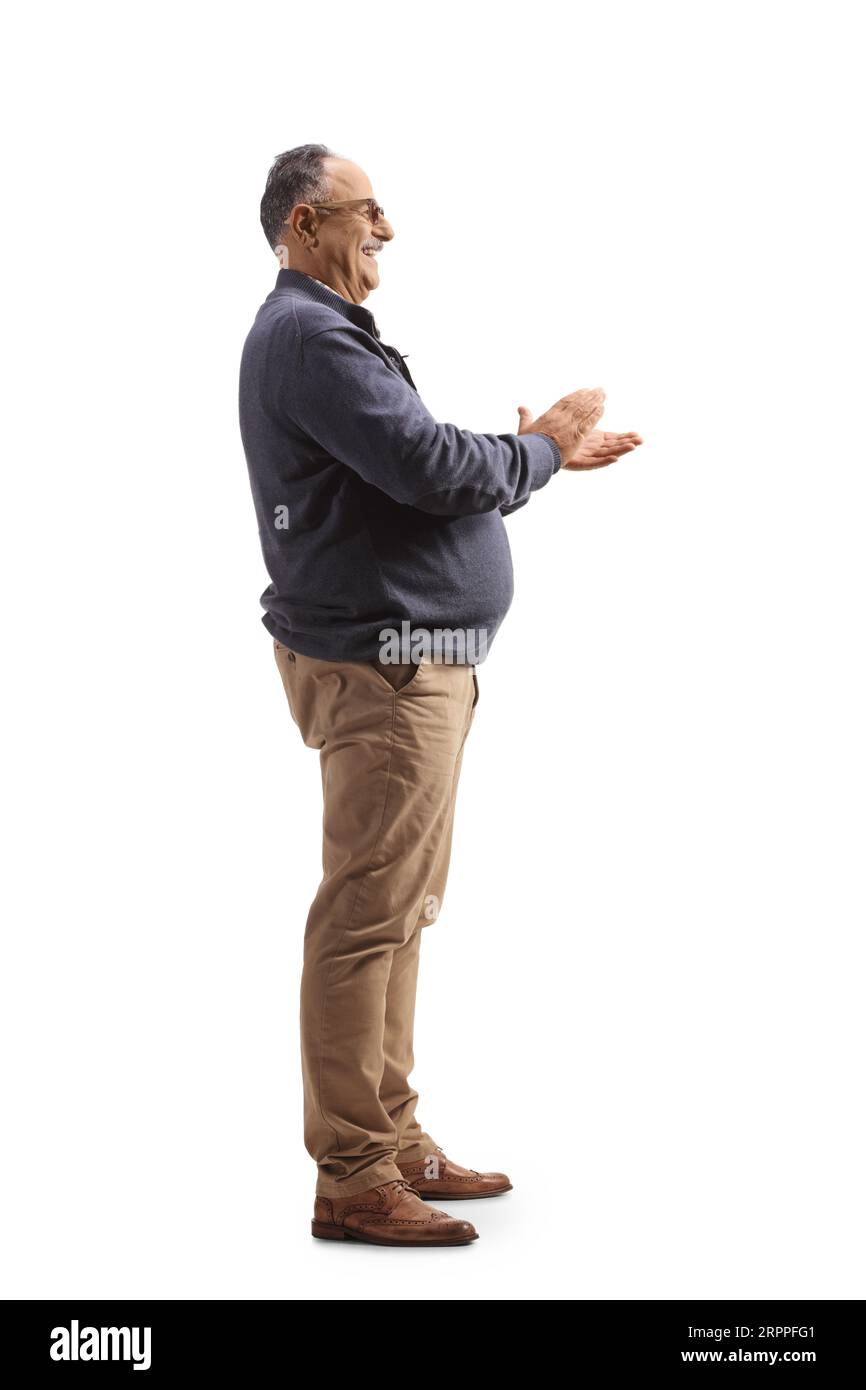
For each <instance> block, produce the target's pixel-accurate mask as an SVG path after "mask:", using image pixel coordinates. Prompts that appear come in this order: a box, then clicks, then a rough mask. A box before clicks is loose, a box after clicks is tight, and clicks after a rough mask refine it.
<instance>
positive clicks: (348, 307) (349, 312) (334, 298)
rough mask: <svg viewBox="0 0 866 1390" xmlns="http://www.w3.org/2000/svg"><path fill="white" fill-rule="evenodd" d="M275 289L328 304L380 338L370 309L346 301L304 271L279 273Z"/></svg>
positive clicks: (281, 271) (282, 271)
mask: <svg viewBox="0 0 866 1390" xmlns="http://www.w3.org/2000/svg"><path fill="white" fill-rule="evenodd" d="M274 289H277V290H291V291H292V292H293V293H294V294H302V295H305V296H306V298H307V299H316V300H318V302H319V303H320V304H327V305H328V308H330V309H336V311H337V313H338V314H342V315H343V317H344V318H347V319H351V321H352V323H356V324H357V325H358V327H359V328H364V329H366V331H367V332H368V333H372V335H373V337H374V338H378V337H379V330H378V328H377V327H376V320H375V319H374V318H373V315H372V314H371V313H370V310H369V309H365V308H364V306H363V304H353V303H352V302H351V300H348V299H344V298H343V296H342V295H341V294H337V291H336V290H332V289H331V287H330V286H329V285H324V284H323V283H322V281H321V280H315V279H314V278H313V276H312V275H305V274H304V272H303V271H302V270H280V271H278V272H277V283H276V285H275V286H274Z"/></svg>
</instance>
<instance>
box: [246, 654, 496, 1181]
mask: <svg viewBox="0 0 866 1390" xmlns="http://www.w3.org/2000/svg"><path fill="white" fill-rule="evenodd" d="M274 652H275V655H276V659H277V665H278V667H279V671H280V675H281V677H282V681H283V686H284V688H285V692H286V696H287V699H288V702H289V709H290V710H291V714H292V718H293V719H294V721H295V723H296V724H297V726H298V728H299V730H300V732H301V736H302V737H303V740H304V743H306V744H307V745H308V746H309V747H311V748H317V749H319V750H320V762H321V770H322V791H323V797H324V817H323V849H322V870H323V877H322V881H321V883H320V884H319V888H318V891H317V893H316V896H315V899H314V900H313V904H312V906H311V908H310V912H309V916H308V918H307V926H306V932H305V936H304V969H303V975H302V979H301V1063H302V1069H303V1081H304V1142H305V1144H306V1147H307V1149H308V1151H309V1153H310V1154H311V1155H312V1157H313V1158H314V1159H315V1160H316V1162H317V1164H318V1181H317V1185H316V1191H317V1193H318V1194H319V1195H320V1196H323V1197H345V1196H351V1195H352V1194H354V1193H356V1192H362V1191H364V1189H366V1188H368V1187H373V1186H375V1184H376V1183H381V1182H388V1181H390V1180H392V1179H394V1178H399V1177H400V1176H401V1175H400V1171H399V1169H398V1168H397V1167H396V1164H395V1159H396V1158H397V1156H398V1154H399V1157H400V1159H401V1160H403V1159H405V1160H407V1161H408V1160H410V1159H418V1158H421V1157H423V1156H424V1155H426V1154H427V1153H430V1152H432V1150H433V1149H434V1148H435V1147H436V1144H435V1140H433V1139H432V1138H431V1137H430V1135H429V1134H426V1133H425V1132H424V1130H423V1129H422V1128H421V1126H420V1125H419V1124H418V1122H417V1120H416V1119H415V1106H416V1103H417V1100H418V1095H417V1092H416V1091H414V1090H413V1089H412V1087H411V1086H410V1085H409V1081H408V1077H409V1074H410V1072H411V1070H412V1067H413V1065H414V1057H413V1027H414V1017H415V987H416V981H417V976H418V956H419V950H420V945H421V932H422V930H423V928H424V927H425V926H427V925H429V924H430V923H431V922H432V921H435V919H436V916H437V915H438V912H439V908H440V907H441V904H442V900H443V897H444V893H445V882H446V879H447V876H448V863H449V859H450V855H451V833H452V827H453V822H454V802H455V797H456V793H457V783H458V779H459V776H460V766H461V762H462V758H463V746H464V743H465V741H466V736H467V734H468V732H469V729H470V727H471V724H472V721H473V718H474V714H475V705H476V703H477V700H478V681H477V677H476V675H475V670H474V667H472V666H451V665H446V664H443V663H437V662H425V663H423V664H421V665H419V666H417V667H415V666H411V667H401V666H390V667H385V666H381V665H380V664H379V663H378V662H358V661H347V662H339V661H320V660H318V659H316V658H314V657H308V656H303V655H301V653H299V652H293V651H290V650H289V649H288V648H287V647H284V646H282V645H281V643H279V642H275V643H274Z"/></svg>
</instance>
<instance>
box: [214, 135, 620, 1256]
mask: <svg viewBox="0 0 866 1390" xmlns="http://www.w3.org/2000/svg"><path fill="white" fill-rule="evenodd" d="M261 220H262V226H263V228H264V231H265V235H266V237H267V239H268V244H269V245H270V246H271V248H272V250H273V251H274V252H275V253H276V254H277V256H278V258H279V259H280V263H281V265H282V267H283V268H282V269H281V270H280V271H279V273H278V275H277V283H276V287H275V288H274V290H273V291H272V292H271V293H270V294H269V295H268V297H267V299H266V300H265V302H264V304H263V305H262V306H261V308H260V310H259V312H258V315H257V317H256V320H255V323H254V324H253V327H252V328H251V330H250V333H249V335H248V337H247V340H246V344H245V346H244V351H243V359H242V364H241V378H240V420H241V433H242V437H243V443H244V449H245V453H246V457H247V462H248V466H249V473H250V481H251V485H252V491H253V498H254V502H255V507H256V515H257V519H258V526H259V534H260V537H261V542H262V548H263V552H264V558H265V563H266V566H267V569H268V573H269V574H270V577H271V581H272V582H271V584H270V585H269V586H268V588H267V589H266V590H265V592H264V594H263V595H262V604H263V607H264V608H265V614H264V617H263V622H264V625H265V627H266V628H267V630H268V632H269V633H270V634H271V636H272V637H273V639H274V651H275V655H276V662H277V666H278V668H279V671H280V675H281V677H282V681H283V686H284V688H285V692H286V696H287V698H288V703H289V708H290V711H291V714H292V717H293V719H294V721H295V723H296V724H297V725H298V727H299V729H300V732H301V735H302V737H303V740H304V742H305V743H306V744H308V745H309V746H310V747H313V748H317V749H319V750H320V759H321V769H322V786H323V793H324V823H323V825H324V843H323V855H322V859H323V877H322V881H321V883H320V885H319V888H318V891H317V893H316V897H315V900H314V902H313V904H312V907H311V908H310V913H309V917H308V919H307V926H306V933H305V940H304V969H303V977H302V982H301V1045H302V1065H303V1080H304V1139H305V1143H306V1146H307V1149H308V1151H309V1153H310V1154H311V1155H312V1157H313V1158H314V1159H315V1160H316V1162H317V1164H318V1180H317V1185H316V1198H315V1208H314V1219H313V1234H314V1235H315V1236H320V1237H323V1238H326V1239H330V1240H343V1239H346V1238H347V1237H348V1238H352V1239H357V1240H365V1241H369V1242H372V1243H375V1244H380V1245H395V1246H415V1245H430V1246H445V1245H463V1244H467V1243H468V1242H469V1241H472V1240H475V1239H477V1232H476V1231H475V1229H474V1227H473V1226H472V1225H471V1224H470V1223H469V1222H468V1221H462V1220H459V1219H457V1218H455V1217H452V1216H450V1215H447V1214H446V1213H445V1212H442V1211H438V1210H436V1209H433V1208H430V1207H429V1206H426V1205H425V1202H424V1200H422V1199H429V1198H438V1199H440V1200H443V1201H448V1200H455V1199H460V1198H468V1197H492V1196H496V1195H498V1194H499V1193H502V1192H506V1191H508V1190H509V1189H510V1187H511V1184H510V1182H509V1180H508V1178H507V1177H506V1176H505V1175H504V1174H503V1173H479V1172H477V1171H475V1170H474V1169H469V1168H464V1167H462V1166H461V1165H459V1164H457V1163H455V1162H453V1161H452V1160H451V1158H450V1157H447V1156H446V1155H445V1154H444V1153H443V1152H442V1150H441V1148H440V1147H439V1146H438V1145H437V1144H436V1142H435V1140H434V1139H433V1138H431V1136H430V1135H429V1134H427V1133H426V1131H425V1130H424V1129H422V1127H421V1125H420V1124H419V1122H418V1120H417V1119H416V1118H415V1106H416V1102H417V1100H418V1096H417V1093H416V1092H415V1091H414V1090H413V1089H412V1087H411V1086H410V1085H409V1074H410V1072H411V1070H412V1066H413V1060H414V1059H413V1052H412V1034H413V1019H414V1010H415V986H416V979H417V973H418V955H419V949H420V944H421V934H422V931H423V929H424V927H425V926H426V925H428V924H429V923H430V922H431V921H433V920H434V919H435V917H436V915H437V913H438V910H439V908H440V906H441V903H442V899H443V896H444V892H445V882H446V877H447V873H448V861H449V857H450V851H451V832H452V825H453V819H454V800H455V795H456V791H457V783H458V779H459V776H460V766H461V761H462V756H463V747H464V743H465V740H466V736H467V734H468V732H469V728H470V726H471V724H472V721H473V718H474V711H475V704H476V702H477V699H478V682H477V677H476V674H475V663H476V662H477V661H478V660H480V659H481V657H482V656H483V654H484V652H485V651H486V650H487V648H488V646H489V643H490V641H492V639H493V636H494V635H495V633H496V629H497V628H498V626H499V623H500V622H501V621H502V618H503V617H504V615H505V612H506V610H507V609H508V606H509V604H510V601H511V595H512V575H511V561H510V555H509V547H508V541H507V539H506V535H505V527H504V525H503V521H502V518H503V516H507V515H508V514H509V513H510V512H513V511H515V510H516V508H518V507H521V506H523V505H524V504H525V503H526V502H527V501H528V500H529V497H530V494H531V493H532V492H533V491H536V490H537V489H538V488H541V487H544V485H545V484H546V483H547V482H549V481H550V479H551V477H552V476H553V474H554V473H556V472H557V471H558V470H559V469H560V468H562V469H563V470H573V469H583V468H598V467H601V466H603V465H604V464H608V463H611V462H612V461H613V460H614V459H615V458H618V457H620V456H621V455H622V454H624V453H627V452H628V451H630V450H631V449H634V448H635V447H636V446H637V445H638V444H640V443H641V440H640V438H639V436H638V435H636V434H611V433H606V432H602V431H599V430H596V429H595V425H596V424H597V423H598V420H599V419H600V417H601V414H602V410H603V400H604V392H603V391H601V390H600V389H597V390H592V391H575V392H574V393H573V394H572V395H570V396H566V397H565V398H564V399H563V400H560V401H558V402H557V403H556V405H554V406H552V407H551V409H550V410H548V411H547V412H546V413H545V414H544V415H542V416H541V417H540V418H539V419H538V420H535V421H533V419H532V417H531V415H530V414H529V412H528V411H527V410H525V409H524V408H523V407H520V408H519V413H520V428H519V430H518V432H517V434H503V435H493V434H474V433H472V432H470V431H469V430H463V429H459V428H457V426H455V425H451V424H440V423H438V422H437V421H436V420H434V419H433V417H432V416H431V415H430V413H429V411H428V410H427V409H426V408H425V406H424V405H423V403H422V401H421V399H420V397H419V395H418V392H417V390H416V388H415V385H414V382H413V381H412V378H411V377H410V375H409V371H408V369H407V367H406V364H405V361H404V360H403V357H402V356H401V354H400V353H399V352H398V351H397V350H396V349H395V348H393V347H388V346H387V345H386V344H385V343H383V341H382V339H381V337H380V335H379V330H378V328H377V326H376V323H375V320H374V318H373V315H372V314H371V313H370V312H369V310H367V309H365V308H363V307H362V305H363V301H364V300H365V299H366V298H367V296H368V295H369V294H370V291H371V290H374V289H375V288H376V286H377V285H378V283H379V266H378V263H377V256H378V254H379V252H380V251H381V250H382V248H383V247H384V246H385V245H386V244H387V243H388V242H389V241H390V240H391V238H392V236H393V235H394V233H393V230H392V228H391V225H390V223H389V222H388V221H387V220H386V218H385V214H384V212H383V210H382V208H381V206H380V205H379V204H378V202H377V201H376V199H375V197H374V196H373V189H372V186H371V184H370V181H369V179H368V178H367V176H366V174H365V173H364V172H363V170H361V169H359V168H358V166H357V165H355V164H353V163H351V162H350V161H348V160H346V159H342V158H339V157H338V156H336V155H335V154H333V153H332V152H331V151H330V150H328V149H326V148H325V147H324V146H323V145H302V146H300V147H298V148H297V149H293V150H290V151H289V152H288V153H286V154H282V155H280V156H279V157H278V158H277V159H276V160H275V162H274V164H273V165H272V167H271V170H270V172H269V174H268V179H267V185H266V188H265V193H264V197H263V198H262V205H261ZM398 635H399V640H398ZM455 653H456V660H455ZM395 655H396V656H398V657H399V658H401V659H399V660H394V656H395Z"/></svg>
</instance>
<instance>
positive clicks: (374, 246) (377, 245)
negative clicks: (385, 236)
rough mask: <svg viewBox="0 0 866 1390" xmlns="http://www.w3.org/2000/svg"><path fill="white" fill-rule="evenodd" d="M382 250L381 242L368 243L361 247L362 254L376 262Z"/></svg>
mask: <svg viewBox="0 0 866 1390" xmlns="http://www.w3.org/2000/svg"><path fill="white" fill-rule="evenodd" d="M381 250H382V243H381V241H375V242H366V243H365V245H364V246H362V247H361V254H362V255H364V256H369V257H370V259H371V260H375V259H376V256H377V255H378V253H379V252H380V251H381Z"/></svg>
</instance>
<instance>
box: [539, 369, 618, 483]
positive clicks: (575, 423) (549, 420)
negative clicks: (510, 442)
mask: <svg viewBox="0 0 866 1390" xmlns="http://www.w3.org/2000/svg"><path fill="white" fill-rule="evenodd" d="M603 412H604V391H603V390H602V388H601V387H600V386H598V387H596V388H595V389H594V390H592V391H573V392H572V393H571V395H570V396H563V398H562V400H559V401H557V402H556V405H553V406H551V408H550V410H546V411H545V413H544V414H543V415H539V417H538V419H537V420H535V419H533V417H532V414H531V412H530V411H529V410H527V408H526V406H525V405H519V406H518V407H517V414H518V415H519V417H520V426H519V428H518V431H517V433H518V434H547V435H550V437H551V439H553V440H555V441H556V446H557V448H558V449H559V452H560V454H561V456H562V467H563V468H566V469H570V470H572V471H575V472H576V471H584V470H587V469H590V468H604V467H606V465H607V464H609V463H613V461H614V459H618V458H621V456H622V455H623V454H628V453H630V452H631V451H632V449H636V448H637V446H638V445H639V444H642V443H643V440H642V439H641V437H640V435H639V434H635V433H634V431H630V432H629V433H628V434H614V433H612V432H611V431H609V430H597V429H596V428H595V426H596V425H597V424H598V422H599V420H600V419H601V417H602V414H603Z"/></svg>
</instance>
